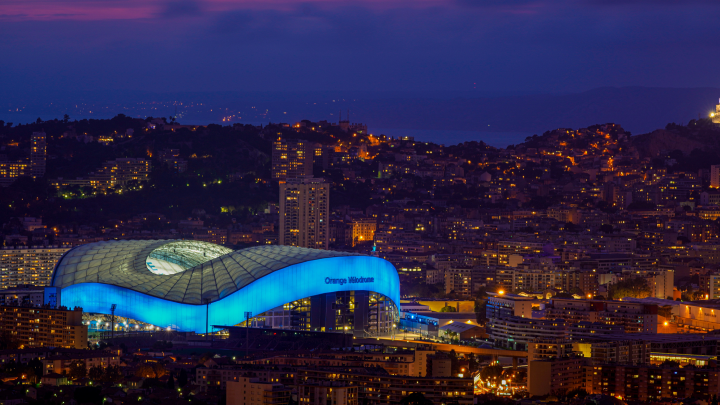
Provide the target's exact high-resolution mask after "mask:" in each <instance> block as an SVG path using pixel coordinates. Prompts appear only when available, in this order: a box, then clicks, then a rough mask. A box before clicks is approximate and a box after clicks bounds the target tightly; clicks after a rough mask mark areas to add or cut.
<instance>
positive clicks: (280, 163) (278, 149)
mask: <svg viewBox="0 0 720 405" xmlns="http://www.w3.org/2000/svg"><path fill="white" fill-rule="evenodd" d="M314 154H315V150H314V145H313V144H312V143H310V142H308V141H304V140H301V139H282V138H278V139H277V140H276V141H275V142H273V150H272V172H271V176H272V179H273V180H280V181H282V180H287V179H294V178H299V177H312V175H313V155H314Z"/></svg>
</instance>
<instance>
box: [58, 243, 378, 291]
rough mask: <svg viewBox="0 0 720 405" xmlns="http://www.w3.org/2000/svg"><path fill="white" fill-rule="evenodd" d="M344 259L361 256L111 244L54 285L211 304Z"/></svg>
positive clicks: (68, 260) (66, 264)
mask: <svg viewBox="0 0 720 405" xmlns="http://www.w3.org/2000/svg"><path fill="white" fill-rule="evenodd" d="M344 256H359V255H356V254H352V253H344V252H334V251H330V250H317V249H306V248H298V247H291V246H276V245H273V246H257V247H251V248H247V249H241V250H237V251H233V250H231V249H228V248H225V247H222V246H219V245H215V244H212V243H207V242H201V241H177V240H175V241H173V240H121V241H105V242H96V243H90V244H87V245H82V246H79V247H76V248H74V249H72V250H70V251H69V252H68V253H67V254H66V255H65V256H64V257H63V258H62V259H61V260H60V262H59V263H58V265H57V267H56V269H55V272H54V274H53V280H52V285H53V286H55V287H61V288H66V287H69V286H72V285H76V284H82V283H101V284H110V285H114V286H118V287H122V288H127V289H130V290H133V291H137V292H140V293H143V294H147V295H150V296H153V297H157V298H162V299H164V300H168V301H175V302H179V303H183V304H205V303H208V302H214V301H218V300H220V299H222V298H224V297H226V296H228V295H230V294H232V293H234V292H236V291H239V290H241V289H242V288H244V287H245V286H247V285H249V284H251V283H252V282H254V281H255V280H258V279H260V278H262V277H264V276H266V275H268V274H270V273H273V272H275V271H277V270H280V269H283V268H286V267H289V266H292V265H295V264H299V263H304V262H308V261H312V260H319V259H326V258H333V257H344ZM378 260H380V259H378Z"/></svg>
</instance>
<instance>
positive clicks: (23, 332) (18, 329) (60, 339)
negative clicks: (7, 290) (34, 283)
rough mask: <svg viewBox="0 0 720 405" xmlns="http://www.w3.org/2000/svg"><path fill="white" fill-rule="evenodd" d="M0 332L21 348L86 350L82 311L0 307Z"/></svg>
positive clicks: (85, 333) (78, 309) (85, 332)
mask: <svg viewBox="0 0 720 405" xmlns="http://www.w3.org/2000/svg"><path fill="white" fill-rule="evenodd" d="M0 330H3V331H7V332H9V333H10V335H11V336H12V337H13V338H14V339H17V340H18V342H19V344H20V346H21V347H22V348H31V347H40V346H50V347H65V348H75V349H85V348H87V339H88V327H87V325H83V324H82V308H76V309H73V310H67V309H54V308H44V307H20V306H0Z"/></svg>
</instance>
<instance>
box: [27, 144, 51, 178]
mask: <svg viewBox="0 0 720 405" xmlns="http://www.w3.org/2000/svg"><path fill="white" fill-rule="evenodd" d="M30 142H31V149H30V175H31V176H32V178H33V179H38V178H41V177H44V176H45V164H46V159H47V157H46V149H47V146H46V144H45V132H33V134H32V138H31V139H30Z"/></svg>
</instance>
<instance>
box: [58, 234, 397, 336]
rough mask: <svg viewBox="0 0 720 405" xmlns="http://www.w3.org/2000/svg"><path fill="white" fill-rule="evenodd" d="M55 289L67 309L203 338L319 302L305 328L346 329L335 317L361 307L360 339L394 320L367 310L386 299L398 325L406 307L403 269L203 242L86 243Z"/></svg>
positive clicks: (67, 259) (70, 256)
mask: <svg viewBox="0 0 720 405" xmlns="http://www.w3.org/2000/svg"><path fill="white" fill-rule="evenodd" d="M52 285H53V286H55V287H61V288H62V294H61V303H62V305H65V306H67V307H75V306H79V307H82V308H83V311H84V312H90V313H102V314H108V313H109V312H110V307H111V306H112V305H113V304H115V305H117V309H116V311H115V314H116V315H117V316H121V317H127V318H131V319H135V320H138V321H141V322H145V323H149V324H151V325H155V326H159V327H163V328H167V327H170V328H172V329H175V330H181V331H195V332H198V333H204V332H205V331H206V327H207V325H208V324H209V325H236V324H239V323H241V322H243V321H244V320H245V319H244V313H245V312H246V311H247V312H251V313H252V314H253V315H259V314H263V313H265V312H266V311H269V310H272V309H273V308H278V307H282V306H283V305H287V303H290V302H296V301H298V300H303V299H306V300H307V301H306V302H307V303H308V308H309V303H310V297H312V299H313V301H312V302H313V305H314V307H313V314H315V315H313V320H312V321H307V322H305V321H303V322H300V324H299V325H298V327H299V328H300V329H311V328H313V329H314V330H328V331H329V330H337V329H339V328H337V327H336V325H337V323H336V321H335V319H334V318H335V315H334V314H335V313H336V312H339V310H338V311H336V310H335V309H336V308H352V309H353V310H354V313H353V314H354V315H353V316H354V317H355V318H354V321H347V320H346V319H345V318H343V321H342V322H354V324H355V325H354V326H353V327H354V328H355V330H356V331H357V330H360V329H364V330H366V331H367V330H368V328H369V327H370V326H368V325H369V324H370V323H372V322H375V326H374V327H375V328H376V329H378V330H379V329H380V323H381V321H383V322H386V321H387V320H386V319H382V320H381V319H380V318H378V317H375V318H373V317H374V316H375V315H373V314H374V312H373V310H372V309H368V308H362V307H363V305H365V306H367V305H372V303H375V302H377V301H380V300H383V302H384V303H385V306H387V307H391V308H392V311H390V312H391V313H392V317H393V319H391V320H390V322H391V323H394V322H395V319H396V318H395V317H396V316H397V315H396V314H397V306H398V305H399V302H400V301H399V300H400V285H399V279H398V274H397V271H396V270H395V268H394V267H393V265H392V264H390V263H389V262H387V261H385V260H383V259H379V258H376V257H370V256H362V255H355V254H351V253H344V252H333V251H325V250H315V249H305V248H297V247H290V246H258V247H252V248H248V249H241V250H237V251H233V250H230V249H227V248H224V247H222V246H219V245H215V244H211V243H206V242H198V241H171V240H148V241H105V242H97V243H91V244H87V245H82V246H79V247H76V248H74V249H72V250H70V251H69V252H68V253H67V254H66V255H65V256H64V257H63V258H62V259H61V260H60V262H59V263H58V265H57V267H56V268H55V272H54V274H53V279H52ZM342 297H351V298H352V302H350V304H348V305H340V304H336V302H340V303H341V302H342V299H346V300H347V298H342ZM379 297H380V298H379ZM363 303H364V304H363ZM368 303H370V304H368ZM320 305H323V308H320V307H319V306H320ZM326 309H327V310H326ZM330 309H331V310H330ZM308 311H309V310H308ZM348 311H349V309H348ZM390 312H388V313H390ZM309 313H310V312H308V314H309ZM348 313H349V312H348ZM378 313H379V312H378ZM318 314H321V315H318ZM325 314H329V315H327V318H328V319H325V317H326V316H325ZM309 316H310V315H308V317H309ZM361 317H363V319H360V318H361ZM321 318H322V319H321ZM330 318H332V319H330ZM350 319H351V320H352V319H353V318H352V317H350ZM368 319H369V320H370V321H368ZM284 327H291V325H289V324H287V325H284ZM346 328H347V326H346Z"/></svg>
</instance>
